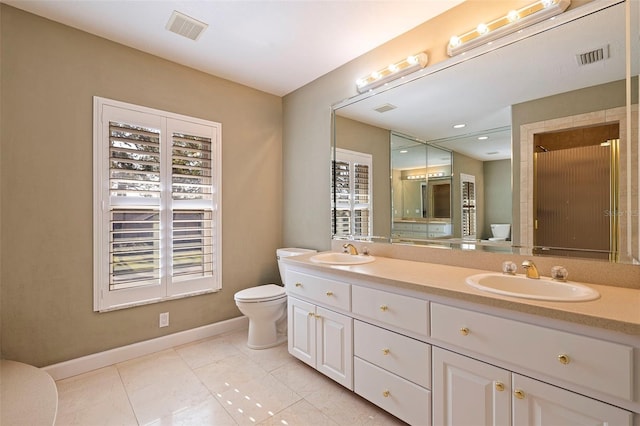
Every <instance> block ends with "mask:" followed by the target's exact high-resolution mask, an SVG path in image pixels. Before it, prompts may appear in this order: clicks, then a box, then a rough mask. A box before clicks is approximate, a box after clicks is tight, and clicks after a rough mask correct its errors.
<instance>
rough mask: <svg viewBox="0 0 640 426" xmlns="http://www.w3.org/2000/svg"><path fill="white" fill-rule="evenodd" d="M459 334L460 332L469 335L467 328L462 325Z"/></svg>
mask: <svg viewBox="0 0 640 426" xmlns="http://www.w3.org/2000/svg"><path fill="white" fill-rule="evenodd" d="M460 334H462V335H463V336H468V335H469V329H468V328H467V327H462V328H461V329H460Z"/></svg>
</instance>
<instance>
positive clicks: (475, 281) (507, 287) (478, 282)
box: [309, 252, 600, 302]
mask: <svg viewBox="0 0 640 426" xmlns="http://www.w3.org/2000/svg"><path fill="white" fill-rule="evenodd" d="M309 260H311V262H314V263H320V264H326V265H345V266H350V265H361V264H365V263H371V262H374V261H375V260H376V258H375V257H373V256H369V255H363V254H349V253H337V252H326V253H319V254H316V255H314V256H312V257H311V258H310V259H309ZM466 283H467V285H469V286H471V287H473V288H475V289H477V290H480V291H484V292H487V293H493V294H499V295H502V296H510V297H518V298H522V299H535V300H546V301H553V302H584V301H588V300H595V299H597V298H599V297H600V294H599V293H598V292H597V291H596V290H594V289H592V288H591V287H588V286H586V285H584V284H581V283H577V282H572V281H567V282H564V281H555V280H552V279H548V278H544V277H541V278H540V279H531V278H527V277H525V276H524V275H519V274H518V275H508V274H500V273H485V274H475V275H471V276H468V277H467V278H466Z"/></svg>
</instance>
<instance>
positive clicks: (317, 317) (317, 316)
mask: <svg viewBox="0 0 640 426" xmlns="http://www.w3.org/2000/svg"><path fill="white" fill-rule="evenodd" d="M313 316H314V317H316V319H320V318H322V317H321V316H320V315H318V314H314V315H313Z"/></svg>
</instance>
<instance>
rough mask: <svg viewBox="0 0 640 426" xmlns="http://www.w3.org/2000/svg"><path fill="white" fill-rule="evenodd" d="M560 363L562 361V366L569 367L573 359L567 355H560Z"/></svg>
mask: <svg viewBox="0 0 640 426" xmlns="http://www.w3.org/2000/svg"><path fill="white" fill-rule="evenodd" d="M558 361H560V364H564V365H567V364H569V363H570V362H571V358H569V355H567V354H560V355H558Z"/></svg>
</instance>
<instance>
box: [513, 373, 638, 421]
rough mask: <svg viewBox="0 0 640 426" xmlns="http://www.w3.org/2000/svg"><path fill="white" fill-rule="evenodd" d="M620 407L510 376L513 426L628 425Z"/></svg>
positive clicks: (629, 417)
mask: <svg viewBox="0 0 640 426" xmlns="http://www.w3.org/2000/svg"><path fill="white" fill-rule="evenodd" d="M631 422H632V414H631V413H630V412H628V411H625V410H623V409H621V408H618V407H614V406H612V405H608V404H605V403H603V402H600V401H596V400H593V399H591V398H587V397H586V396H582V395H578V394H575V393H573V392H569V391H567V390H564V389H560V388H557V387H555V386H551V385H548V384H546V383H542V382H539V381H537V380H533V379H530V378H528V377H523V376H520V375H518V374H514V375H513V424H514V425H530V426H547V425H548V426H552V425H563V426H572V425H593V426H596V425H602V426H606V425H609V426H612V425H616V426H630V425H631Z"/></svg>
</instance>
